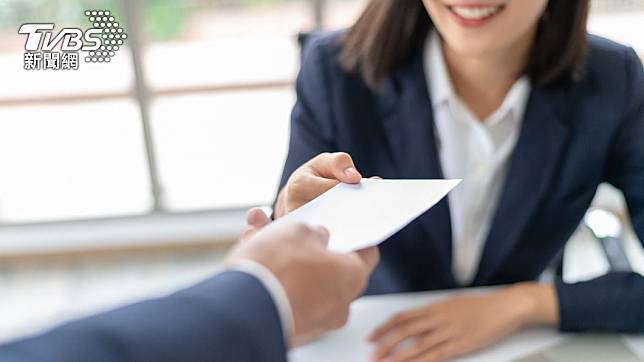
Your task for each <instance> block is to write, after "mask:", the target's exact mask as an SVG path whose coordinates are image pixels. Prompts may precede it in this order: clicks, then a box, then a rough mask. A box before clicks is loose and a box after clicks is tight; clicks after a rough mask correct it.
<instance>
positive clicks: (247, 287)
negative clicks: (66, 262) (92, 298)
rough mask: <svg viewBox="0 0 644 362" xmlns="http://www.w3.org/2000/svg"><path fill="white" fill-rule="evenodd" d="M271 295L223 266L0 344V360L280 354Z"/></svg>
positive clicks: (277, 357)
mask: <svg viewBox="0 0 644 362" xmlns="http://www.w3.org/2000/svg"><path fill="white" fill-rule="evenodd" d="M285 356H286V341H285V339H284V333H283V331H282V327H281V324H280V318H279V314H278V311H277V309H276V307H275V304H274V303H273V301H272V300H271V296H270V294H269V293H268V291H267V290H266V289H265V288H264V286H263V285H262V284H261V283H260V281H259V280H258V279H256V278H255V277H253V276H251V275H249V274H246V273H242V272H235V271H229V272H224V273H222V274H219V275H217V276H215V277H212V278H210V279H208V280H206V281H204V282H202V283H200V284H198V285H196V286H193V287H191V288H188V289H185V290H182V291H180V292H178V293H175V294H173V295H171V296H168V297H166V298H160V299H155V300H150V301H145V302H141V303H137V304H134V305H131V306H127V307H123V308H120V309H116V310H114V311H111V312H107V313H103V314H100V315H97V316H93V317H89V318H85V319H81V320H78V321H75V322H72V323H69V324H66V325H64V326H61V327H59V328H56V329H54V330H52V331H50V332H47V333H45V334H42V335H39V336H36V337H32V338H28V339H25V340H22V341H18V342H15V343H11V344H9V345H6V346H4V347H0V360H1V361H52V362H55V361H61V362H67V361H97V362H100V361H239V362H244V361H249V362H250V361H285V360H286V357H285Z"/></svg>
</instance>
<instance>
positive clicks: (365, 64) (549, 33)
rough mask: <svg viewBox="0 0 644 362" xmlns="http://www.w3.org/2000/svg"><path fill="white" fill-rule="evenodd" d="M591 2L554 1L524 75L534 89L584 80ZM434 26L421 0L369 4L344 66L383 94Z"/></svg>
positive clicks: (348, 35)
mask: <svg viewBox="0 0 644 362" xmlns="http://www.w3.org/2000/svg"><path fill="white" fill-rule="evenodd" d="M589 6H590V5H589V0H550V1H549V2H548V5H547V8H546V11H545V14H546V15H545V16H544V17H543V18H542V19H541V20H540V21H539V25H538V29H537V33H536V35H535V40H534V44H533V46H532V49H531V50H530V56H529V60H528V64H527V67H526V69H525V70H524V71H525V74H527V75H528V76H529V77H530V79H531V81H532V82H533V84H535V85H538V86H552V85H557V84H562V83H565V82H573V81H576V80H579V79H581V78H582V76H583V69H584V65H585V62H586V56H587V52H588V50H587V49H588V44H587V43H588V40H587V33H586V22H587V19H588V10H589ZM433 27H434V26H433V24H432V21H431V18H430V16H429V14H428V13H427V10H426V9H425V6H424V5H423V2H422V1H421V0H370V2H369V3H368V4H367V7H366V8H365V10H364V11H363V12H362V14H361V15H360V17H359V18H358V20H357V21H356V22H355V24H354V25H353V26H351V27H350V28H349V29H348V31H347V32H345V33H344V34H343V35H342V36H341V38H340V43H341V46H342V50H341V52H340V55H339V63H340V64H341V66H342V67H343V68H344V69H345V70H347V71H357V72H359V73H360V75H361V76H362V78H363V79H364V81H365V82H366V83H367V85H369V87H370V88H372V89H378V88H379V87H380V85H381V84H382V82H383V81H384V80H385V79H386V77H387V76H389V75H390V74H391V73H393V72H395V71H396V70H397V69H399V68H400V67H401V66H403V65H404V64H405V62H406V61H408V60H409V58H410V57H411V56H412V55H413V54H414V52H416V51H418V48H419V47H421V46H422V44H423V41H424V39H425V37H426V35H427V33H428V31H429V30H431V29H432V28H433Z"/></svg>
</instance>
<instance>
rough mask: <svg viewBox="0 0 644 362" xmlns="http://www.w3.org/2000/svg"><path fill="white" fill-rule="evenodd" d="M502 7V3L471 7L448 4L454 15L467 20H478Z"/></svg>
mask: <svg viewBox="0 0 644 362" xmlns="http://www.w3.org/2000/svg"><path fill="white" fill-rule="evenodd" d="M502 8H503V6H502V5H497V6H486V7H471V6H450V10H452V11H453V12H454V13H455V14H456V15H458V16H460V17H462V18H464V19H467V20H480V19H484V18H487V17H489V16H492V15H494V14H496V13H498V12H499V11H501V9H502Z"/></svg>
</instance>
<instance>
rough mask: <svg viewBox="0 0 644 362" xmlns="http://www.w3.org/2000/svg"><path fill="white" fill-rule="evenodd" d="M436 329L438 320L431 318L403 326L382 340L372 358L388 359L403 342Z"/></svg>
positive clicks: (413, 321)
mask: <svg viewBox="0 0 644 362" xmlns="http://www.w3.org/2000/svg"><path fill="white" fill-rule="evenodd" d="M436 327H437V323H436V320H435V319H431V318H420V319H417V320H412V321H410V322H409V323H406V324H403V325H401V326H399V327H398V328H396V329H394V330H393V331H391V332H389V334H387V335H385V336H384V337H383V338H381V340H380V341H379V342H378V345H377V346H376V349H375V351H374V352H373V354H372V358H373V359H374V360H379V359H382V358H384V357H387V356H389V355H390V354H391V353H392V352H393V351H394V350H395V349H396V347H397V346H398V345H399V344H400V343H401V342H402V341H404V340H406V339H407V338H410V337H415V336H419V335H424V334H426V333H429V332H430V331H432V330H433V329H434V328H436Z"/></svg>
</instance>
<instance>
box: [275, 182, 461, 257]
mask: <svg viewBox="0 0 644 362" xmlns="http://www.w3.org/2000/svg"><path fill="white" fill-rule="evenodd" d="M460 182H461V180H377V179H363V180H362V181H361V182H360V184H355V185H352V184H344V183H341V184H338V185H337V186H335V187H333V188H332V189H330V190H329V191H327V192H325V193H324V194H322V195H320V196H319V197H317V198H316V199H314V200H312V201H311V202H309V203H308V204H306V205H304V206H302V207H300V208H298V209H296V210H294V211H293V212H291V213H289V214H287V215H285V216H283V217H281V218H280V219H278V220H277V221H275V222H276V223H278V222H279V223H283V222H293V221H297V222H302V223H305V224H307V225H312V226H314V225H321V226H324V227H326V228H327V229H328V230H329V234H330V236H331V237H330V240H329V249H330V250H333V251H338V252H349V251H354V250H359V249H364V248H366V247H369V246H374V245H377V244H379V243H381V242H383V241H384V240H385V239H387V238H388V237H390V236H391V235H393V234H395V233H396V232H397V231H399V230H400V229H402V228H403V227H405V225H407V224H409V223H410V222H411V221H413V220H414V219H415V218H417V217H418V216H420V215H421V214H423V213H424V212H425V211H427V210H429V209H430V208H431V207H432V206H434V205H435V204H436V203H437V202H439V201H440V200H441V199H442V198H443V197H445V195H447V193H448V192H450V191H451V190H452V189H453V188H454V187H455V186H456V185H458V184H459V183H460Z"/></svg>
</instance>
